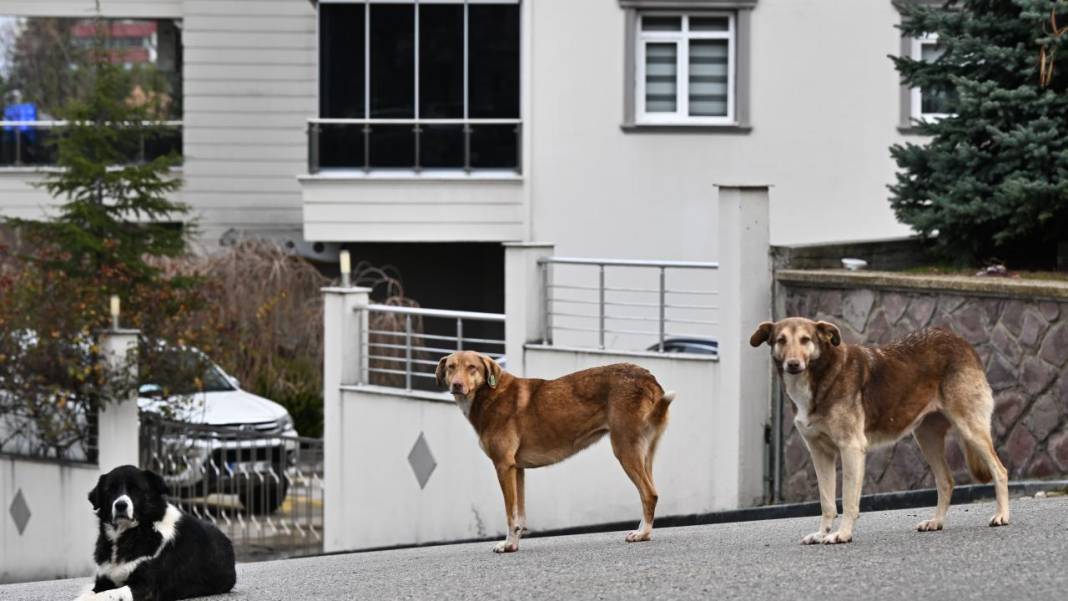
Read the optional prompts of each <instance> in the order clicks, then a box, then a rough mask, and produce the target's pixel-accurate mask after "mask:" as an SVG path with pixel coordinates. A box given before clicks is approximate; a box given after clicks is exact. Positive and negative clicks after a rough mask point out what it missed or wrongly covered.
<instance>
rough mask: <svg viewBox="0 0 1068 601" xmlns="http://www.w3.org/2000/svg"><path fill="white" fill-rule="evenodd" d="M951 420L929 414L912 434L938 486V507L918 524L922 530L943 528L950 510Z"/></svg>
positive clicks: (937, 414) (931, 530) (918, 527)
mask: <svg viewBox="0 0 1068 601" xmlns="http://www.w3.org/2000/svg"><path fill="white" fill-rule="evenodd" d="M949 425H950V424H949V420H947V419H946V418H945V416H944V415H942V414H941V413H932V414H931V415H928V416H927V417H926V418H924V420H923V421H922V422H920V425H919V426H916V430H915V431H914V432H913V433H912V435H913V436H914V437H915V438H916V443H917V444H919V445H920V450H921V451H923V456H924V457H926V458H927V463H928V464H930V465H931V473H932V474H934V479H935V487H937V488H938V507H937V508H936V509H935V514H934V517H932V518H931V519H929V520H924V521H922V522H920V523H919V524H918V525H917V526H916V530H919V531H920V532H933V531H935V530H941V529H942V524H943V522H944V521H945V519H946V512H947V511H949V501H950V497H951V496H952V495H953V474H952V472H951V471H950V469H949V463H948V462H947V461H946V432H947V431H948V430H949Z"/></svg>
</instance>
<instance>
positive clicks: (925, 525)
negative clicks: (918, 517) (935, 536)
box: [916, 519, 942, 532]
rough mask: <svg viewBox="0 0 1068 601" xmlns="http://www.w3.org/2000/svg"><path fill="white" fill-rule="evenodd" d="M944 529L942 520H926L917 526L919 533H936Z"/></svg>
mask: <svg viewBox="0 0 1068 601" xmlns="http://www.w3.org/2000/svg"><path fill="white" fill-rule="evenodd" d="M941 529H942V520H934V519H931V520H924V521H922V522H920V523H919V524H917V525H916V530H917V531H918V532H935V531H937V530H941Z"/></svg>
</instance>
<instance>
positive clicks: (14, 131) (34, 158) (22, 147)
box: [0, 120, 182, 167]
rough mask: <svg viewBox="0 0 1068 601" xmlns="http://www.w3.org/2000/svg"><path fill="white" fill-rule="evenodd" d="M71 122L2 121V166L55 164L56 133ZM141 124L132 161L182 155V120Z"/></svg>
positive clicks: (0, 123) (140, 161)
mask: <svg viewBox="0 0 1068 601" xmlns="http://www.w3.org/2000/svg"><path fill="white" fill-rule="evenodd" d="M68 125H70V123H69V122H68V121H58V120H53V121H10V120H0V166H2V167H21V166H28V167H36V166H46V165H54V164H55V163H56V160H57V158H58V156H57V154H56V153H57V148H56V145H55V140H56V132H57V131H58V130H60V129H62V128H64V127H67V126H68ZM143 125H144V127H140V126H139V127H138V129H139V130H140V138H139V144H138V148H137V149H135V150H134V151H133V152H132V153H131V154H130V156H129V157H128V161H129V162H131V163H144V162H145V161H150V160H153V159H155V158H158V157H161V156H165V155H168V154H171V153H176V154H177V155H178V156H181V155H182V122H181V121H160V122H146V123H144V124H143Z"/></svg>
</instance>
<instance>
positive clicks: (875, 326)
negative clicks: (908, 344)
mask: <svg viewBox="0 0 1068 601" xmlns="http://www.w3.org/2000/svg"><path fill="white" fill-rule="evenodd" d="M893 339H894V333H893V331H892V327H891V326H890V321H889V320H888V319H887V317H886V312H885V311H883V310H881V309H876V310H875V313H874V314H873V315H872V317H871V319H869V320H868V329H867V330H866V331H865V342H867V343H868V344H877V345H881V344H887V343H888V342H891V341H893Z"/></svg>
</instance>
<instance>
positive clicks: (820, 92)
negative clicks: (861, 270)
mask: <svg viewBox="0 0 1068 601" xmlns="http://www.w3.org/2000/svg"><path fill="white" fill-rule="evenodd" d="M94 5H95V3H94V2H93V1H91V0H34V1H26V0H0V15H5V16H6V18H7V19H8V21H9V22H10V21H11V20H12V19H14V18H42V17H65V18H75V17H80V18H84V17H88V16H92V14H93V12H94V10H95V8H94ZM100 6H101V10H102V12H103V14H104V16H106V17H109V18H115V19H134V20H136V19H147V20H164V21H166V22H173V23H176V24H177V26H178V29H179V30H180V36H179V37H180V44H181V49H180V54H181V57H180V70H181V73H180V75H181V107H182V112H181V115H180V120H181V132H182V152H183V156H184V161H183V167H182V176H183V178H184V179H185V185H184V187H183V189H182V190H181V192H180V193H179V194H180V196H181V200H183V201H185V202H187V203H188V204H190V205H191V206H192V207H193V209H194V211H195V212H196V214H197V216H198V220H199V230H200V234H199V236H200V240H201V242H202V244H203V245H204V247H205V248H207V249H210V248H211V247H213V246H214V245H217V244H219V243H220V241H222V242H224V243H225V242H226V241H229V240H233V239H236V238H241V237H249V236H251V237H264V236H266V237H270V238H274V239H278V240H281V241H284V242H286V243H289V244H291V245H292V246H293V247H294V248H297V249H298V250H300V251H302V252H303V253H304V254H306V255H307V256H310V257H317V258H320V259H322V260H325V261H329V260H331V259H332V257H336V252H337V250H338V249H339V248H340V247H341V246H342V245H347V246H349V247H351V248H352V249H353V250H354V251H355V256H357V257H364V258H368V259H370V260H372V262H377V263H380V264H381V263H393V264H397V265H398V266H399V267H400V268H401V271H402V272H404V273H405V275H406V276H407V277H408V278H409V279H411V280H413V281H414V283H415V284H414V285H415V288H416V289H422V290H423V291H424V298H426V295H429V298H430V299H432V300H431V301H429V302H428V301H426V300H424V301H423V303H424V305H431V306H455V307H457V308H467V309H490V310H499V309H500V306H501V303H503V300H501V296H502V293H501V292H499V291H500V290H501V289H502V288H503V275H502V274H501V273H500V272H501V271H503V251H502V250H501V248H500V244H499V243H501V242H506V241H549V242H552V243H554V244H555V245H556V249H557V252H558V253H559V254H563V255H581V256H615V257H631V258H659V259H680V260H708V259H720V258H719V257H715V256H714V253H715V249H716V244H715V240H713V237H714V236H713V234H712V232H714V231H715V227H716V223H715V219H716V217H715V215H716V213H715V197H716V196H715V195H716V193H715V188H714V187H715V185H716V184H721V183H726V184H736V183H753V184H770V185H772V186H773V188H772V193H771V203H772V205H771V241H772V243H773V244H805V243H820V242H832V241H853V240H874V239H885V238H894V237H901V236H906V235H908V230H907V228H906V227H904V226H903V225H901V224H899V223H898V222H897V221H896V220H895V219H894V216H893V214H892V212H891V210H890V207H889V204H888V202H887V197H888V192H887V190H886V185H887V184H888V183H890V182H891V181H892V179H893V173H894V165H893V162H892V160H891V158H890V155H889V151H888V148H889V146H890V145H892V144H894V143H897V142H901V141H903V140H907V139H909V138H910V137H913V136H914V134H913V133H911V132H910V131H909V128H908V124H909V122H910V120H911V119H912V118H916V117H921V116H922V112H923V111H924V110H926V111H927V112H928V113H932V114H933V113H937V112H939V111H940V110H941V104H940V102H939V101H938V100H939V99H938V98H935V97H934V95H931V96H932V97H931V98H924V97H923V94H922V93H921V92H919V91H910V90H907V89H902V87H901V85H900V81H899V78H898V75H897V73H896V71H895V70H894V67H893V65H892V63H891V61H890V60H889V58H888V55H892V54H898V53H901V52H909V53H913V54H915V55H916V56H924V57H929V56H934V55H936V54H937V40H918V41H907V40H906V41H903V40H902V38H901V36H900V34H899V32H898V30H897V29H896V28H895V25H896V24H897V23H898V22H899V20H900V17H899V15H898V13H897V11H896V10H895V8H894V7H893V5H892V3H891V2H890V1H888V0H864V1H861V2H837V1H834V0H581V1H575V0H513V1H507V0H467V1H466V2H464V1H463V0H421V1H418V2H417V1H415V0H403V1H401V0H383V1H376V0H371V1H369V2H362V1H349V0H320V1H318V2H314V1H309V0H102V1H101V2H100ZM11 162H12V161H9V163H11ZM39 168H40V166H39V165H35V166H27V165H15V164H8V165H4V166H3V167H0V211H2V212H3V213H4V214H6V215H19V216H32V215H38V214H40V213H41V212H42V211H47V207H48V206H49V204H50V202H51V201H50V199H49V198H48V197H47V196H45V195H44V192H43V191H42V190H40V189H36V188H33V187H32V182H33V181H34V180H35V179H36V178H38V177H39V174H38V171H37V170H38V169H39ZM428 257H431V258H433V259H438V258H439V257H440V259H439V260H437V261H429V262H428V261H427V260H426V259H427V258H428ZM724 259H726V258H724ZM454 261H460V262H462V264H463V265H465V266H466V269H467V272H468V273H469V274H471V275H470V276H469V278H470V279H469V281H461V282H459V283H457V284H456V285H454V286H453V285H450V286H448V288H450V292H449V294H443V293H440V292H435V291H436V290H439V289H440V288H442V286H441V285H442V284H443V283H445V280H443V276H442V275H441V272H442V271H443V267H444V266H446V265H450V264H454ZM462 279H463V278H461V280H462ZM454 283H455V282H454ZM467 284H474V285H480V286H482V287H483V288H486V289H489V290H490V292H486V293H478V294H469V295H468V297H467V298H464V295H463V293H458V292H456V289H460V288H466V287H467ZM439 297H440V298H441V300H440V301H439V302H436V303H435V302H433V301H435V300H438V298H439Z"/></svg>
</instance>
